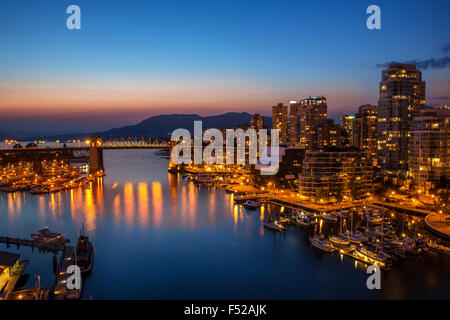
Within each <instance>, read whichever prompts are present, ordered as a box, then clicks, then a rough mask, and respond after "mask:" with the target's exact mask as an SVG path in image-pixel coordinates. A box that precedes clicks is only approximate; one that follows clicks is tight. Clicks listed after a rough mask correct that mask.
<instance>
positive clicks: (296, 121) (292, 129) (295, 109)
mask: <svg viewBox="0 0 450 320" xmlns="http://www.w3.org/2000/svg"><path fill="white" fill-rule="evenodd" d="M289 104H290V112H289V144H290V145H291V146H298V145H300V110H301V105H300V103H298V102H297V101H291V102H290V103H289Z"/></svg>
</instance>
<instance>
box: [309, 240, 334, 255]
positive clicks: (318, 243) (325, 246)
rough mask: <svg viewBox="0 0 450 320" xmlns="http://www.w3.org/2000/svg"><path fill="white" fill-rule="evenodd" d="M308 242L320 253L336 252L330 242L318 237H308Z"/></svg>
mask: <svg viewBox="0 0 450 320" xmlns="http://www.w3.org/2000/svg"><path fill="white" fill-rule="evenodd" d="M309 242H311V244H312V245H313V246H314V247H316V248H317V249H320V250H322V251H325V252H329V253H332V252H334V251H336V248H335V247H333V245H332V244H331V242H330V241H328V240H325V239H321V238H320V237H309Z"/></svg>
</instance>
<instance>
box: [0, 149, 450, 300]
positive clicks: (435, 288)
mask: <svg viewBox="0 0 450 320" xmlns="http://www.w3.org/2000/svg"><path fill="white" fill-rule="evenodd" d="M104 155H105V167H106V173H107V176H106V177H104V178H103V179H102V180H100V181H99V183H98V184H93V186H92V188H91V189H90V190H89V189H86V190H81V189H79V190H73V191H67V192H62V193H58V194H51V195H45V196H38V195H30V194H25V193H16V194H6V193H0V234H1V235H9V236H11V237H13V236H16V237H17V236H20V237H26V238H28V237H29V236H30V233H33V232H35V231H37V230H38V229H41V228H42V227H45V226H48V227H49V228H50V230H54V231H58V232H63V233H64V234H65V235H66V237H69V238H71V239H73V237H74V233H75V232H78V231H79V230H80V228H81V225H82V224H83V223H84V224H85V226H86V230H87V232H88V234H89V235H90V237H91V239H92V241H93V243H94V246H95V263H94V268H93V271H92V273H91V275H90V276H88V277H87V278H86V279H85V283H84V288H83V298H90V297H92V298H94V299H222V298H223V299H322V298H331V299H333V298H335V299H343V298H354V299H365V298H369V299H371V298H377V299H379V298H388V299H403V298H445V299H449V298H450V272H449V271H450V258H449V257H444V256H442V255H437V254H434V253H430V254H429V255H428V256H427V257H424V258H419V259H416V260H415V261H413V260H411V261H404V262H402V263H401V264H400V265H397V266H395V267H394V268H393V270H391V271H390V272H388V273H384V274H383V280H382V290H378V291H369V290H368V289H367V287H366V279H367V275H366V273H365V268H364V266H363V265H359V264H355V262H354V260H351V259H350V258H347V257H344V258H343V259H341V258H340V257H338V256H337V255H324V254H322V253H320V252H317V251H316V249H313V248H312V247H311V246H310V245H309V242H308V235H307V232H306V231H305V229H301V228H300V227H295V226H291V227H289V230H288V232H286V233H285V234H281V233H273V232H270V231H268V230H267V229H264V228H263V227H262V225H261V222H260V221H261V219H262V218H263V216H262V215H264V214H271V213H273V211H276V210H278V208H272V209H270V210H265V212H264V213H263V214H261V213H259V212H256V211H247V210H245V209H242V208H241V207H237V206H236V207H234V206H233V202H232V198H231V195H230V194H228V193H226V192H225V191H224V190H221V189H198V188H197V187H196V186H195V185H193V184H192V183H188V182H185V181H184V180H182V179H181V177H180V176H178V175H173V174H168V173H167V164H168V160H167V158H165V157H164V156H161V154H160V153H159V152H158V151H153V150H144V151H140V150H139V151H132V150H120V151H119V150H115V151H105V154H104ZM72 242H73V240H72ZM0 250H7V251H11V252H17V250H16V247H15V246H11V247H10V248H6V246H5V245H4V244H0ZM18 252H19V253H20V254H21V256H22V258H29V259H30V260H31V261H30V264H29V265H28V267H27V269H26V273H28V274H30V278H29V280H28V282H27V287H32V286H33V283H34V271H35V270H37V271H38V273H39V274H40V275H41V283H42V285H44V286H47V287H50V286H51V285H52V284H53V283H54V276H53V273H52V272H53V265H52V255H51V254H47V255H46V254H42V253H39V252H32V250H31V249H30V248H21V249H20V250H19V251H18Z"/></svg>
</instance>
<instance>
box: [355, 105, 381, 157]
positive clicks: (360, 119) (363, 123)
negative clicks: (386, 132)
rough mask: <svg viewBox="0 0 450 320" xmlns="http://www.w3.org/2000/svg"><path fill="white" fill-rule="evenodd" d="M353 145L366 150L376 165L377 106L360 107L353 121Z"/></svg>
mask: <svg viewBox="0 0 450 320" xmlns="http://www.w3.org/2000/svg"><path fill="white" fill-rule="evenodd" d="M352 142H353V146H355V147H357V148H360V149H362V150H366V151H367V154H368V157H369V158H370V159H372V162H373V164H374V165H376V164H377V106H372V105H370V104H366V105H362V106H360V107H359V109H358V112H357V113H356V116H355V119H354V121H353V139H352Z"/></svg>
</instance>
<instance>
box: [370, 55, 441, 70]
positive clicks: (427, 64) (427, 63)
mask: <svg viewBox="0 0 450 320" xmlns="http://www.w3.org/2000/svg"><path fill="white" fill-rule="evenodd" d="M391 63H399V62H398V61H389V62H385V63H379V64H377V66H376V67H377V68H388V67H389V65H390V64H391ZM401 63H406V64H415V65H416V66H417V68H418V69H420V70H427V69H444V68H447V67H449V66H450V57H443V58H430V59H426V60H422V59H415V60H410V61H404V62H401Z"/></svg>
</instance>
